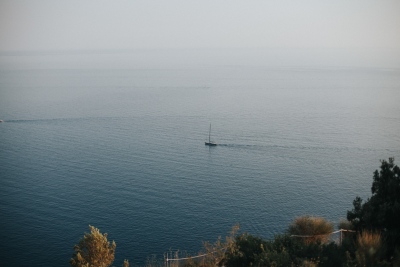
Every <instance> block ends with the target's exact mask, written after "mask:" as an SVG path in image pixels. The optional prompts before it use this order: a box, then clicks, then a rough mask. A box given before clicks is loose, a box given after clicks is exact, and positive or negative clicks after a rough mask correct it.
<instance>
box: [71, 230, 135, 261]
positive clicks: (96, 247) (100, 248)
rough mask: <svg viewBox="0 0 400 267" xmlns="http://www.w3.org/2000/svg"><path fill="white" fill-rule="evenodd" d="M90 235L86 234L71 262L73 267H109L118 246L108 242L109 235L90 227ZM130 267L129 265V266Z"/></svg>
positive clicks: (75, 248)
mask: <svg viewBox="0 0 400 267" xmlns="http://www.w3.org/2000/svg"><path fill="white" fill-rule="evenodd" d="M89 228H90V234H88V233H85V235H84V236H83V238H82V239H81V240H80V242H79V244H78V245H75V247H74V250H75V253H74V255H73V257H72V259H71V260H70V264H71V266H73V267H108V266H110V265H111V264H112V263H113V261H114V254H115V248H116V246H117V245H116V244H115V242H114V241H113V242H112V244H111V245H110V242H108V240H107V234H104V235H103V234H101V233H100V231H99V229H97V228H95V227H93V226H90V225H89ZM128 266H129V265H128Z"/></svg>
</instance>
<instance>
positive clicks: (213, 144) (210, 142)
mask: <svg viewBox="0 0 400 267" xmlns="http://www.w3.org/2000/svg"><path fill="white" fill-rule="evenodd" d="M205 144H206V146H216V145H217V143H215V142H214V141H211V123H210V130H209V131H208V142H207V141H206V142H205Z"/></svg>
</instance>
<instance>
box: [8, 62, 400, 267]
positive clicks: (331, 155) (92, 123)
mask: <svg viewBox="0 0 400 267" xmlns="http://www.w3.org/2000/svg"><path fill="white" fill-rule="evenodd" d="M27 57H28V59H26V58H25V59H24V58H23V56H20V57H18V56H16V57H7V58H6V59H5V57H3V62H7V64H8V63H10V62H18V60H22V59H21V58H23V59H24V60H28V61H29V60H31V59H29V56H27ZM39 58H40V57H39ZM67 58H68V57H64V58H63V59H62V60H65V61H66V60H67ZM50 59H52V60H54V61H57V60H60V59H57V58H56V59H54V58H52V57H50ZM46 60H47V61H46ZM48 60H49V57H46V56H43V61H44V62H45V61H46V62H48ZM82 60H83V61H84V60H85V57H84V56H82ZM119 60H121V59H119ZM39 62H40V60H39ZM67 65H68V64H67ZM4 66H5V63H3V68H2V69H1V70H0V96H1V97H0V119H2V120H4V122H3V123H0V140H1V142H0V214H1V216H0V217H1V219H0V229H1V231H0V237H1V240H2V242H1V243H0V251H2V264H4V265H6V266H68V265H69V263H68V261H69V259H70V257H71V255H72V253H73V246H74V244H76V243H78V241H79V239H80V238H81V237H82V236H83V234H84V232H88V231H89V229H88V225H89V224H90V225H94V226H96V227H98V228H100V230H101V231H102V232H107V233H108V237H109V239H110V240H115V241H116V243H117V251H116V261H115V262H114V264H115V265H116V266H119V265H121V264H122V261H123V259H124V258H127V259H129V260H130V261H131V262H132V263H136V264H141V265H144V263H145V261H146V258H147V257H149V256H151V255H152V254H156V255H157V256H158V257H160V258H162V256H163V253H164V252H167V251H168V250H170V249H181V250H187V251H188V252H190V253H196V252H197V251H198V250H199V249H200V248H201V246H202V241H215V240H216V239H217V237H218V236H225V235H227V233H228V232H229V231H230V229H231V227H232V226H233V225H234V224H236V223H240V226H241V230H242V231H248V232H250V233H252V234H255V235H260V236H262V237H265V238H271V237H273V235H274V234H277V233H282V232H283V231H285V229H286V228H287V226H288V224H289V223H290V222H291V221H292V220H293V218H295V217H296V216H299V215H305V214H310V215H317V216H323V217H326V218H327V219H329V220H331V221H333V222H335V223H337V222H338V221H339V219H340V218H345V217H346V211H347V210H348V209H351V207H352V200H353V199H354V198H355V196H356V195H360V196H361V197H363V198H367V197H368V196H370V187H371V183H372V173H373V171H374V170H375V169H378V168H379V166H380V162H379V160H380V159H387V158H388V157H393V156H394V157H397V159H400V106H399V105H398V103H399V100H400V70H399V69H372V68H368V69H365V68H322V67H321V68H316V67H314V68H309V67H308V68H306V67H292V68H289V67H260V66H258V67H255V66H253V67H251V66H222V65H221V66H204V65H202V66H200V65H199V66H192V67H182V68H177V67H174V68H173V67H170V68H167V67H165V66H161V67H159V68H156V67H152V68H111V69H108V68H106V67H104V66H103V67H102V68H97V67H93V68H89V67H84V68H70V67H65V68H60V67H49V64H47V65H45V67H43V66H41V65H36V67H32V66H29V67H25V68H24V67H18V68H15V67H10V68H7V66H6V67H4ZM9 66H14V65H9ZM210 123H212V130H213V131H212V139H214V140H215V141H216V142H217V143H218V144H219V146H217V147H206V146H205V145H204V141H205V140H206V139H207V138H208V128H209V124H210ZM397 164H399V162H398V161H397Z"/></svg>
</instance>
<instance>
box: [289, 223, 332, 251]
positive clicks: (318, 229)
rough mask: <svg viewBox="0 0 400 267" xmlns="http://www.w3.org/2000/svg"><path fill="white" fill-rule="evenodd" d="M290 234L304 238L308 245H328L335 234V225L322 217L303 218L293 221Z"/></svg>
mask: <svg viewBox="0 0 400 267" xmlns="http://www.w3.org/2000/svg"><path fill="white" fill-rule="evenodd" d="M288 232H289V234H291V235H293V236H299V238H303V240H304V241H305V243H306V244H310V243H316V242H320V243H326V242H327V241H328V239H329V236H330V233H332V232H333V224H332V223H331V222H328V221H327V220H326V219H324V218H321V217H311V216H302V217H298V218H296V219H295V220H294V221H293V223H292V224H291V225H290V226H289V229H288Z"/></svg>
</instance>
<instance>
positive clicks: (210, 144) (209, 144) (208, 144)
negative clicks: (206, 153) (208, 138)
mask: <svg viewBox="0 0 400 267" xmlns="http://www.w3.org/2000/svg"><path fill="white" fill-rule="evenodd" d="M205 145H206V146H216V145H217V144H216V143H214V142H205Z"/></svg>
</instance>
